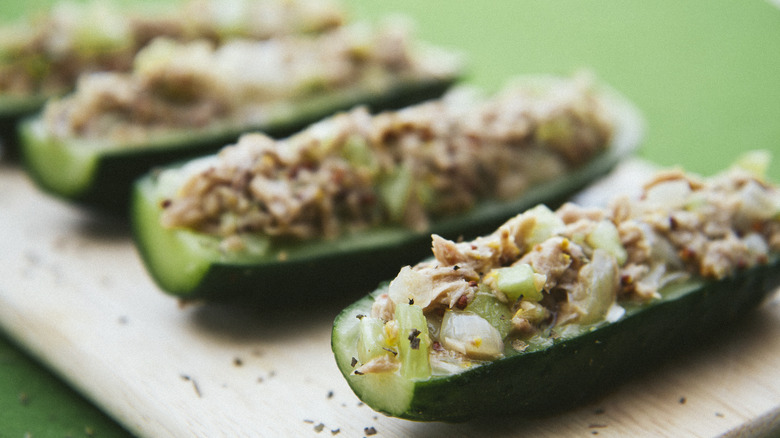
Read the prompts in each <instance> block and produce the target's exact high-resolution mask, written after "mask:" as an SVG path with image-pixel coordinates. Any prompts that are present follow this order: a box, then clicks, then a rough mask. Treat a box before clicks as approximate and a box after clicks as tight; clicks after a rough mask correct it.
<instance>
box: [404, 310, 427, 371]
mask: <svg viewBox="0 0 780 438" xmlns="http://www.w3.org/2000/svg"><path fill="white" fill-rule="evenodd" d="M395 319H396V320H397V321H398V326H399V336H398V338H399V339H398V359H399V360H400V361H401V375H402V376H403V377H404V378H407V379H425V378H428V377H430V375H431V364H430V361H429V359H428V352H429V349H430V345H431V340H430V337H429V336H428V321H427V320H426V319H425V315H423V310H422V307H420V306H417V305H414V304H401V305H398V306H396V308H395Z"/></svg>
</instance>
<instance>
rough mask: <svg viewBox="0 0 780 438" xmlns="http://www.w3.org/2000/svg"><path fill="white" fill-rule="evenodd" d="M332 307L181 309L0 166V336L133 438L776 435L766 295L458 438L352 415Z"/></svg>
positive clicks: (779, 412) (129, 248)
mask: <svg viewBox="0 0 780 438" xmlns="http://www.w3.org/2000/svg"><path fill="white" fill-rule="evenodd" d="M635 164H636V163H632V164H631V165H629V166H628V167H627V168H625V169H623V171H624V172H623V173H622V175H623V177H624V178H625V177H629V178H631V177H632V175H633V174H634V173H636V172H637V168H636V167H632V166H634V165H635ZM640 167H641V166H640ZM640 173H641V172H640ZM612 186H615V184H612ZM279 293H286V291H279ZM343 304H345V303H334V306H333V307H332V308H324V309H321V311H318V312H311V311H309V312H307V313H305V314H301V313H296V312H294V311H291V312H289V313H279V312H275V313H274V314H263V315H258V314H249V313H243V312H242V311H240V310H237V309H230V308H224V307H209V306H191V307H186V308H181V307H179V306H178V303H177V302H176V301H175V300H173V299H171V298H170V297H168V296H165V295H163V294H162V293H161V292H160V291H159V290H158V289H157V287H156V286H155V285H154V284H153V283H152V281H151V279H150V278H149V277H148V276H147V274H146V272H145V271H144V269H143V266H142V265H141V263H140V260H139V258H138V255H137V253H136V251H135V248H134V246H133V245H132V242H131V239H130V233H129V229H128V227H127V224H123V223H117V222H116V221H113V220H110V219H108V218H104V217H96V216H93V215H90V214H88V213H87V212H84V211H81V210H79V209H76V208H74V207H71V206H67V205H65V204H64V203H61V202H59V201H57V200H54V199H51V198H49V197H47V196H46V195H44V194H42V193H40V192H38V191H37V190H36V189H35V188H34V187H33V186H32V185H31V183H30V182H29V181H28V180H27V178H26V177H25V176H24V175H23V174H22V172H21V171H20V170H19V169H18V168H16V167H15V166H11V165H8V164H2V165H0V327H1V328H2V330H4V331H5V332H7V333H8V334H9V336H11V337H12V338H14V339H15V340H17V341H18V342H19V343H20V344H21V345H23V346H24V347H25V348H26V349H28V350H29V351H30V352H31V353H32V354H33V355H34V356H36V357H37V358H39V359H40V360H41V361H42V362H44V363H45V364H47V365H48V366H49V367H51V369H53V370H54V371H55V372H56V373H57V374H59V375H60V376H62V377H63V378H64V379H65V380H66V381H68V382H69V383H70V384H72V385H73V386H74V387H75V388H77V389H78V390H79V391H80V392H82V393H83V394H85V395H86V396H87V397H88V398H89V399H91V400H93V401H94V402H95V403H96V404H97V405H99V406H101V407H102V408H104V409H105V410H106V411H107V412H108V413H109V414H110V415H112V416H113V417H114V418H115V419H117V420H118V421H119V422H120V423H122V424H123V425H124V426H125V427H127V428H128V429H129V430H130V431H132V432H134V433H136V434H138V435H139V436H148V437H166V436H171V437H182V436H202V437H220V436H225V437H239V436H303V437H306V436H312V437H317V436H319V437H325V436H337V437H356V436H368V435H370V434H372V433H373V431H374V430H375V431H376V434H375V435H374V436H377V437H391V436H420V437H423V436H425V437H437V436H441V437H449V438H454V437H459V436H518V437H523V436H533V437H552V436H599V437H617V436H697V437H698V436H701V437H710V436H720V435H727V436H752V435H759V434H766V433H768V432H769V431H770V430H772V429H773V428H775V429H776V428H777V427H778V426H780V424H779V423H778V418H780V336H778V335H780V298H778V297H777V295H775V296H774V297H773V298H772V299H771V300H770V301H768V302H767V303H765V304H764V305H763V306H762V307H761V308H760V309H758V310H757V311H756V312H754V313H752V314H751V315H750V316H749V318H747V319H746V320H745V321H741V322H738V323H736V324H734V325H733V326H731V327H728V328H726V329H724V330H723V332H722V333H719V334H718V335H717V336H716V338H715V339H714V340H713V341H712V342H710V343H707V344H706V345H703V346H702V347H701V348H699V349H696V350H694V351H691V352H689V353H688V354H686V355H684V356H683V357H680V358H677V359H675V360H672V361H669V362H666V363H665V364H664V365H663V366H661V367H659V368H657V369H655V370H653V371H652V372H650V373H647V374H643V375H640V376H637V377H636V378H635V379H633V380H632V381H630V382H628V383H627V384H625V385H623V386H621V387H620V388H619V389H618V390H617V391H615V392H613V393H611V394H609V395H608V396H606V397H604V398H602V399H599V400H597V401H595V402H593V403H591V404H589V405H587V406H583V407H581V408H580V409H578V410H575V411H572V412H568V413H565V414H563V415H559V416H554V417H550V418H545V419H541V420H538V421H523V420H518V419H513V418H500V419H486V420H479V421H474V422H469V423H464V424H441V423H433V424H426V423H414V422H409V421H405V420H398V419H393V418H387V417H385V416H383V415H381V414H377V413H375V412H373V411H372V410H371V409H370V408H368V407H367V406H365V405H362V404H361V403H360V402H359V400H358V399H357V398H356V397H355V396H354V395H353V394H352V392H351V391H350V389H349V388H348V386H347V385H346V382H345V381H344V380H343V379H342V377H341V375H340V374H339V372H338V370H337V369H336V366H335V363H334V360H333V357H332V354H331V351H330V328H331V323H332V321H333V318H334V317H335V315H336V313H337V312H338V311H339V310H340V307H341V306H342V305H343ZM680 335H681V336H684V334H682V333H681V334H680ZM371 428H373V429H371Z"/></svg>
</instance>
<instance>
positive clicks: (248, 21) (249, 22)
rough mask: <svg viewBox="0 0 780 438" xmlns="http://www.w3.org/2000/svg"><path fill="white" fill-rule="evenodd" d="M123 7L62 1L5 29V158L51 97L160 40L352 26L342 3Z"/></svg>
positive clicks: (1, 76)
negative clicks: (19, 126)
mask: <svg viewBox="0 0 780 438" xmlns="http://www.w3.org/2000/svg"><path fill="white" fill-rule="evenodd" d="M120 3H121V2H115V1H111V0H98V1H91V2H71V1H61V2H57V3H54V4H52V5H51V6H50V7H48V8H45V9H40V10H35V11H30V12H29V13H28V14H27V16H25V17H22V18H21V19H19V20H17V21H14V22H10V23H5V24H3V25H2V26H0V128H2V132H0V134H1V135H2V137H3V140H4V143H5V144H4V145H3V146H5V149H6V150H5V152H6V153H8V154H9V155H15V154H16V153H17V152H18V151H17V150H16V147H15V145H14V144H13V140H14V139H15V136H14V135H13V134H14V133H15V131H16V128H15V125H16V123H18V122H19V121H20V120H22V119H24V118H26V117H28V116H31V115H32V114H34V113H36V112H38V111H39V110H40V109H41V108H43V106H44V103H45V102H46V100H47V99H50V98H54V97H57V96H61V95H64V94H66V93H68V92H70V91H72V90H73V88H74V87H75V85H76V81H77V78H78V77H79V75H81V74H84V73H90V72H97V71H126V70H130V69H131V68H132V64H133V58H134V56H135V55H136V53H138V51H139V50H141V49H142V48H143V47H145V46H146V45H147V44H149V42H151V41H152V40H154V39H155V38H158V37H166V38H172V39H175V40H177V41H192V40H197V39H207V40H209V41H210V42H212V43H214V44H222V43H224V42H225V41H227V40H229V39H232V38H247V39H253V40H267V39H271V38H275V37H279V36H283V35H292V34H316V33H322V32H327V31H329V30H332V29H335V28H337V27H339V26H341V25H342V24H343V22H344V20H345V17H344V16H345V12H344V11H343V10H342V9H341V6H340V5H338V4H337V3H334V2H330V1H321V0H228V1H225V0H189V1H186V2H182V3H180V4H179V5H176V6H173V5H164V6H156V7H151V5H146V7H140V6H139V5H135V6H134V7H126V6H124V5H120ZM124 3H127V2H124Z"/></svg>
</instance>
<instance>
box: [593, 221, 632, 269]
mask: <svg viewBox="0 0 780 438" xmlns="http://www.w3.org/2000/svg"><path fill="white" fill-rule="evenodd" d="M585 242H587V244H588V245H590V246H591V247H593V248H594V249H596V248H600V249H603V250H604V251H606V252H607V253H609V254H611V255H612V256H613V257H615V260H617V262H618V265H621V266H622V265H623V264H624V263H625V262H626V259H627V258H628V254H627V253H626V249H625V248H623V244H622V243H620V234H619V233H618V230H617V227H615V224H613V223H612V222H610V221H608V220H603V221H601V222H599V223H598V225H596V228H594V229H593V231H591V232H590V233H589V234H588V236H587V237H586V238H585Z"/></svg>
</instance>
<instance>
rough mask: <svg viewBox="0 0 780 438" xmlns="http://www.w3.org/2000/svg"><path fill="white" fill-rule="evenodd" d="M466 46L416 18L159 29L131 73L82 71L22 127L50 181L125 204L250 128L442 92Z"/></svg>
mask: <svg viewBox="0 0 780 438" xmlns="http://www.w3.org/2000/svg"><path fill="white" fill-rule="evenodd" d="M461 71H462V63H461V57H460V56H459V55H458V54H455V53H453V52H450V51H447V50H443V49H441V48H438V47H432V46H429V45H426V44H424V43H422V42H420V41H416V40H415V39H414V38H413V37H412V29H411V27H410V26H409V25H408V23H406V22H403V21H400V20H390V21H387V22H383V23H381V24H378V25H376V26H371V25H368V24H364V23H353V24H350V25H349V26H342V27H338V28H336V29H333V30H331V31H328V32H324V33H318V34H305V35H286V36H280V37H277V38H272V39H268V40H263V41H255V40H248V39H231V40H229V41H227V42H225V43H224V44H221V45H215V44H213V43H211V42H209V41H207V40H196V41H192V42H179V41H175V40H173V39H170V38H158V39H155V40H154V41H153V42H152V43H151V44H149V45H148V46H146V47H145V48H144V49H143V50H141V51H140V52H139V53H138V55H137V56H136V57H135V58H134V65H133V70H132V71H131V72H126V73H125V72H101V73H93V74H89V75H82V76H80V78H79V81H78V84H77V86H76V89H75V91H74V92H73V93H71V94H68V95H67V96H64V97H62V98H60V99H54V100H50V101H49V102H48V103H47V104H46V106H45V108H44V109H43V111H42V113H41V114H40V115H38V116H36V117H33V118H31V119H28V120H26V121H25V122H24V123H23V124H22V125H21V127H20V133H19V136H20V140H21V153H22V158H23V160H24V163H25V165H26V168H27V170H28V171H29V173H30V175H31V176H32V177H33V179H34V180H35V182H37V183H38V185H39V186H40V187H41V188H43V189H44V190H46V191H47V192H49V193H51V194H54V195H57V196H59V197H61V198H64V199H66V200H70V201H74V202H78V203H81V204H85V205H88V206H93V207H97V208H102V209H104V210H108V211H119V212H122V213H124V212H126V208H127V202H128V199H129V195H130V186H131V185H132V182H133V181H134V180H135V179H136V178H137V177H139V176H141V175H142V174H143V173H145V172H146V171H148V170H150V169H151V168H152V167H154V166H157V165H162V164H167V163H171V162H174V161H180V160H183V159H186V158H192V157H195V156H200V155H204V154H206V153H213V152H216V151H217V150H219V148H221V147H224V146H225V145H226V144H229V143H231V142H234V141H235V140H236V139H237V138H238V137H239V135H240V134H241V133H244V132H246V131H262V132H265V133H267V134H269V135H272V136H282V135H287V134H290V133H291V132H294V131H296V130H299V129H301V128H302V127H304V126H306V125H308V124H310V123H313V122H315V121H317V120H319V119H321V118H323V117H325V116H327V115H330V114H332V113H334V112H337V111H340V110H346V109H349V108H351V107H353V106H355V105H358V104H365V105H368V106H369V107H371V108H372V110H377V109H384V108H388V107H390V108H393V107H399V106H403V105H406V104H410V103H416V102H420V101H423V100H426V99H428V98H431V97H438V96H440V95H441V94H442V93H443V92H444V91H445V90H446V89H447V88H448V87H449V86H450V85H451V84H452V83H453V82H454V81H455V80H457V78H458V77H459V75H460V74H461Z"/></svg>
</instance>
